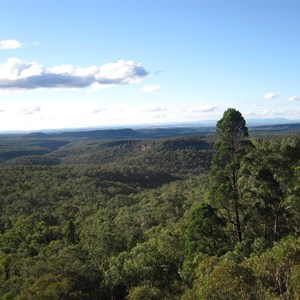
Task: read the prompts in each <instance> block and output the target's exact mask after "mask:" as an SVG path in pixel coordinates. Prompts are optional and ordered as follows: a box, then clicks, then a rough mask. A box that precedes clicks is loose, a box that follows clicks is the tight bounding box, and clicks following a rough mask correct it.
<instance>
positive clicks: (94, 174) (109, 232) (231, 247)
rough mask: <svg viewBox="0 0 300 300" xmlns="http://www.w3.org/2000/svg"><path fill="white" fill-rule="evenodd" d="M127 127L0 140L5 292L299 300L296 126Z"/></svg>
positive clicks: (299, 144) (230, 117)
mask: <svg viewBox="0 0 300 300" xmlns="http://www.w3.org/2000/svg"><path fill="white" fill-rule="evenodd" d="M126 132H127V133H126V134H128V132H129V133H130V134H131V135H132V136H131V137H124V136H122V137H120V136H115V137H113V138H112V137H110V136H109V137H108V136H104V137H103V136H101V137H100V136H99V133H96V135H98V136H95V135H94V134H92V133H90V134H89V135H87V136H86V138H84V134H83V133H80V134H79V133H77V134H73V135H70V134H69V135H67V134H66V135H58V134H56V135H47V134H32V135H24V136H2V137H0V298H1V299H7V300H8V299H66V300H69V299H131V300H133V299H184V300H190V299H220V300H221V299H230V300H231V299H237V300H238V299H295V300H296V299H299V298H300V288H299V286H300V285H299V282H300V239H299V232H300V219H299V213H300V200H299V199H300V136H299V135H298V133H297V130H296V131H294V132H292V133H289V134H283V135H282V134H278V132H277V131H274V132H273V134H270V130H269V128H268V129H267V130H266V131H263V130H262V129H260V128H257V131H255V129H253V128H252V129H251V128H250V129H248V128H247V126H246V122H245V120H244V118H243V116H242V115H241V114H240V112H238V111H237V110H235V109H228V110H227V111H226V112H224V115H223V117H222V119H220V120H219V122H218V123H217V130H216V134H215V135H212V133H211V131H209V132H208V133H206V134H203V132H201V134H200V132H199V131H195V130H193V133H192V134H187V130H186V129H185V131H184V132H183V131H182V130H181V131H178V132H181V133H183V134H181V133H180V134H177V136H175V133H174V132H175V130H173V131H172V132H173V134H172V135H171V136H168V137H167V136H166V135H165V134H166V132H164V136H162V137H158V136H157V135H156V134H157V133H158V135H161V134H162V131H159V130H157V131H156V133H153V130H152V131H151V134H152V136H149V131H148V132H147V131H141V132H142V134H143V136H141V135H140V136H138V137H137V136H136V134H132V131H126ZM257 132H259V134H255V133H257ZM123 133H124V132H123ZM251 133H253V135H252V134H251ZM274 133H275V134H274ZM113 134H116V132H113ZM140 134H141V133H140ZM147 134H148V135H147ZM81 135H82V136H81Z"/></svg>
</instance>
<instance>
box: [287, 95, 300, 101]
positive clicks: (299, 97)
mask: <svg viewBox="0 0 300 300" xmlns="http://www.w3.org/2000/svg"><path fill="white" fill-rule="evenodd" d="M288 100H289V101H300V96H291V97H289V99H288Z"/></svg>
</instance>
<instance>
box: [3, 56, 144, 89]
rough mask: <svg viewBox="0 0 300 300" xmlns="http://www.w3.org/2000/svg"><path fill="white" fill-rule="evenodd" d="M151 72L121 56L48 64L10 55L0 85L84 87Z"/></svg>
mask: <svg viewBox="0 0 300 300" xmlns="http://www.w3.org/2000/svg"><path fill="white" fill-rule="evenodd" d="M148 74H149V72H148V71H146V70H145V69H144V67H143V66H142V65H141V64H135V63H134V62H133V61H131V60H129V61H124V60H119V61H117V62H115V63H108V64H105V65H103V66H100V67H97V66H90V67H85V68H82V67H78V66H76V67H74V66H72V65H59V66H54V67H52V68H46V67H44V66H43V65H41V64H38V63H37V62H35V61H32V62H26V61H22V60H21V59H18V58H9V59H8V60H7V62H6V63H5V64H2V65H0V89H2V90H32V89H38V88H66V89H69V88H85V87H89V86H91V85H98V86H101V85H105V86H107V85H120V84H130V83H135V82H138V81H140V80H142V79H143V78H145V77H146V76H147V75H148Z"/></svg>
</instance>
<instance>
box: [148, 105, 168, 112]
mask: <svg viewBox="0 0 300 300" xmlns="http://www.w3.org/2000/svg"><path fill="white" fill-rule="evenodd" d="M166 110H167V108H166V107H163V106H156V107H152V108H146V109H143V111H144V112H160V111H166Z"/></svg>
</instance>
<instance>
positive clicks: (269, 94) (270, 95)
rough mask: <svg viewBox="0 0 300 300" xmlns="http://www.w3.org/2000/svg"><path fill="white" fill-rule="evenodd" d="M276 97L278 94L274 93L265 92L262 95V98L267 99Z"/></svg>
mask: <svg viewBox="0 0 300 300" xmlns="http://www.w3.org/2000/svg"><path fill="white" fill-rule="evenodd" d="M278 97H279V95H278V94H276V93H267V94H265V95H264V97H263V99H265V100H269V99H276V98H278Z"/></svg>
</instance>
